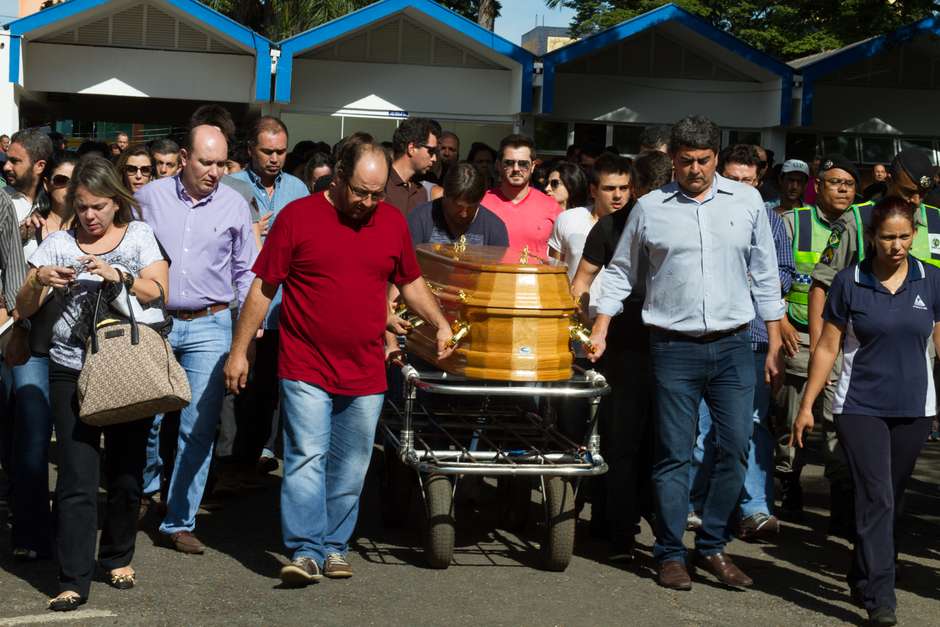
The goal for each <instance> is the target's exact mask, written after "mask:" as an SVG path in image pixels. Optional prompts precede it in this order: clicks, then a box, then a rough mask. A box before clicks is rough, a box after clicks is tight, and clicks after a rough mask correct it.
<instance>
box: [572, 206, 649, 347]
mask: <svg viewBox="0 0 940 627" xmlns="http://www.w3.org/2000/svg"><path fill="white" fill-rule="evenodd" d="M629 215H630V208H624V209H621V210H620V211H615V212H614V213H611V214H609V215H606V216H604V217H603V218H601V219H600V220H598V221H597V224H595V225H594V227H593V228H592V229H591V232H590V233H588V236H587V239H586V240H585V242H584V252H583V254H582V256H581V258H582V259H587V260H588V262H590V263H592V264H594V265H595V266H606V265H607V264H609V263H610V260H611V259H613V257H614V251H615V250H616V249H617V244H618V243H619V242H620V236H621V234H623V227H624V225H625V224H626V223H627V216H629ZM595 280H597V279H595ZM643 301H644V294H643V291H642V289H641V290H634V292H633V293H632V294H630V296H629V297H627V299H626V300H624V301H623V311H622V312H621V313H620V315H618V316H614V317H613V318H612V319H611V321H610V328H609V329H608V331H607V347H608V351H609V350H610V349H614V350H615V351H618V352H619V351H623V350H629V351H636V352H642V353H646V352H649V331H648V330H647V327H646V325H645V324H643V316H642V313H643Z"/></svg>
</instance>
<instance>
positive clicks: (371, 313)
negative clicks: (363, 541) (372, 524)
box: [225, 134, 452, 586]
mask: <svg viewBox="0 0 940 627" xmlns="http://www.w3.org/2000/svg"><path fill="white" fill-rule="evenodd" d="M388 171H389V160H388V157H387V156H386V155H385V152H384V151H383V149H382V147H381V145H379V144H377V143H375V142H374V141H373V139H372V137H371V136H369V135H365V134H356V135H354V136H352V137H350V138H348V139H347V140H346V142H345V143H344V145H343V147H342V148H341V149H340V154H339V159H338V160H337V166H336V173H335V175H334V178H333V182H332V184H331V186H330V188H329V189H328V190H327V191H325V192H323V193H319V194H314V195H313V196H308V197H306V198H302V199H300V200H297V201H294V202H292V203H290V204H289V205H287V206H286V207H284V208H283V209H282V210H281V213H280V214H279V215H278V218H277V221H276V222H275V223H274V227H273V228H272V229H271V233H270V234H269V235H268V238H267V241H266V242H265V245H264V248H263V252H262V253H261V255H259V256H258V260H257V262H256V263H255V266H254V268H253V270H254V272H255V275H256V278H255V281H254V283H253V284H252V286H251V290H250V292H249V294H248V299H247V301H246V302H245V305H244V307H243V308H242V312H241V315H240V316H239V319H238V326H237V328H236V330H235V336H234V338H233V340H232V350H231V353H230V354H229V358H228V362H227V363H226V364H225V382H226V386H227V387H228V389H229V390H231V391H232V392H234V393H236V394H237V393H238V392H239V391H240V390H242V389H244V387H245V383H246V379H247V377H248V356H247V355H248V347H249V345H250V344H251V340H252V339H253V338H254V337H255V333H256V330H257V329H258V327H259V326H260V325H261V321H262V320H263V319H264V316H265V313H266V312H267V311H268V307H269V305H270V304H271V300H272V299H273V298H274V294H275V293H276V291H277V288H278V286H281V287H283V303H282V305H281V314H280V328H281V346H280V354H279V360H278V377H279V379H280V386H281V410H282V412H283V418H284V482H283V484H282V487H281V529H282V532H283V535H284V544H285V545H286V546H287V548H288V550H289V551H291V553H292V557H291V559H292V561H291V563H290V564H288V565H286V566H284V568H282V569H281V579H282V581H283V582H284V583H285V584H287V585H297V586H300V585H306V584H308V583H312V582H314V581H316V580H318V579H320V578H321V577H322V576H324V575H325V576H327V577H333V578H346V577H351V576H352V569H351V567H350V566H349V563H348V562H347V561H346V552H347V548H348V547H347V543H348V541H349V537H350V536H351V535H352V532H353V529H354V527H355V526H356V518H357V516H358V513H359V495H360V493H361V491H362V483H363V481H364V479H365V475H366V469H367V468H368V467H369V460H370V457H371V455H372V443H373V440H374V438H375V427H376V423H377V422H378V418H379V412H380V411H381V408H382V399H383V394H384V392H385V388H386V385H385V357H384V356H385V352H384V342H383V332H384V330H385V326H386V320H387V318H388V313H389V311H388V304H387V302H386V299H385V290H386V285H387V284H388V283H393V284H395V285H396V286H398V289H399V290H401V294H402V297H403V298H404V300H405V303H407V305H408V307H409V308H410V309H411V310H412V311H414V312H415V313H416V314H418V315H419V316H421V317H422V318H424V319H425V320H427V321H428V322H429V323H430V324H432V325H434V326H435V327H437V345H438V355H439V356H440V357H441V358H443V357H446V356H447V355H448V354H450V352H451V351H452V349H451V348H449V347H448V343H449V341H450V339H451V337H452V333H451V330H450V327H449V325H448V322H447V319H446V318H445V317H444V314H443V313H442V312H441V310H440V306H439V305H438V303H437V300H436V299H435V297H434V296H433V295H432V294H431V290H430V289H429V288H428V286H427V283H425V281H424V279H423V278H422V277H421V269H420V267H419V266H418V261H417V258H416V257H415V253H414V248H413V247H412V244H411V236H410V234H409V232H408V225H407V223H406V222H405V217H404V216H403V215H402V214H401V212H400V211H398V210H397V209H395V207H393V206H391V205H389V204H387V203H385V202H383V201H382V199H383V197H384V196H385V183H386V180H387V179H388Z"/></svg>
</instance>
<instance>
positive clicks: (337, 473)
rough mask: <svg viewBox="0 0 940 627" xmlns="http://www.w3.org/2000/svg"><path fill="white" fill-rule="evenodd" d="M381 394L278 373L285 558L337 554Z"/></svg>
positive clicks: (348, 528)
mask: <svg viewBox="0 0 940 627" xmlns="http://www.w3.org/2000/svg"><path fill="white" fill-rule="evenodd" d="M383 396H384V395H383V394H372V395H369V396H340V395H338V394H330V393H328V392H326V391H324V390H323V389H321V388H319V387H317V386H315V385H312V384H310V383H304V382H303V381H289V380H287V379H281V408H282V417H283V421H284V482H283V484H282V485H281V530H282V533H283V535H284V545H285V546H286V547H287V550H288V551H289V552H290V554H291V559H296V558H299V557H309V558H312V559H314V560H316V561H317V562H318V563H319V564H320V565H321V566H322V565H323V560H324V559H325V558H326V556H327V555H330V554H331V553H339V554H341V555H345V554H346V552H347V550H348V542H349V538H350V537H351V536H352V533H353V530H354V529H355V527H356V519H357V518H358V516H359V495H360V494H361V492H362V484H363V482H364V481H365V477H366V471H367V470H368V468H369V461H370V459H371V458H372V445H373V442H374V441H375V427H376V425H377V424H378V420H379V413H380V412H381V410H382V399H383Z"/></svg>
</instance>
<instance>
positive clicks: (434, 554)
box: [424, 475, 456, 568]
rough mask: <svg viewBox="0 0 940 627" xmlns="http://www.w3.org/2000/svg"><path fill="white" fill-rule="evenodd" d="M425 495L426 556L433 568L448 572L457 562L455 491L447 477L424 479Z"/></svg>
mask: <svg viewBox="0 0 940 627" xmlns="http://www.w3.org/2000/svg"><path fill="white" fill-rule="evenodd" d="M424 495H425V507H426V511H427V527H426V529H425V538H424V554H425V556H426V557H427V560H428V566H430V567H431V568H447V567H448V566H450V562H451V560H453V558H454V533H455V531H454V528H455V526H456V520H455V518H454V487H453V484H452V483H451V482H450V479H448V478H447V477H446V476H445V475H428V476H427V477H425V478H424Z"/></svg>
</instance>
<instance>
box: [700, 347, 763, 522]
mask: <svg viewBox="0 0 940 627" xmlns="http://www.w3.org/2000/svg"><path fill="white" fill-rule="evenodd" d="M766 359H767V351H758V352H755V353H754V376H755V378H756V381H755V385H754V411H753V414H752V418H753V420H754V430H753V431H752V433H751V444H750V446H749V447H748V453H747V470H746V471H745V474H744V489H743V490H742V492H741V502H740V510H741V511H740V514H741V516H740V517H741V518H749V517H750V516H753V515H754V514H770V509H771V507H770V506H771V505H772V504H773V502H774V476H773V468H774V458H773V455H774V446H775V445H776V440H775V439H774V437H773V434H772V433H771V431H770V386H769V385H767V384H766V383H764V363H765V361H766ZM698 415H699V418H698V420H699V423H698V428H699V434H698V437H697V438H696V440H695V450H694V451H693V453H692V458H693V464H692V495H691V498H690V502H689V511H696V512H701V511H702V506H703V504H704V502H705V496H706V494H707V493H708V490H709V482H710V479H711V470H712V466H713V465H714V463H715V438H714V436H713V434H712V417H711V414H710V413H709V411H708V405H706V404H705V401H702V403H701V405H699V414H698Z"/></svg>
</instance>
